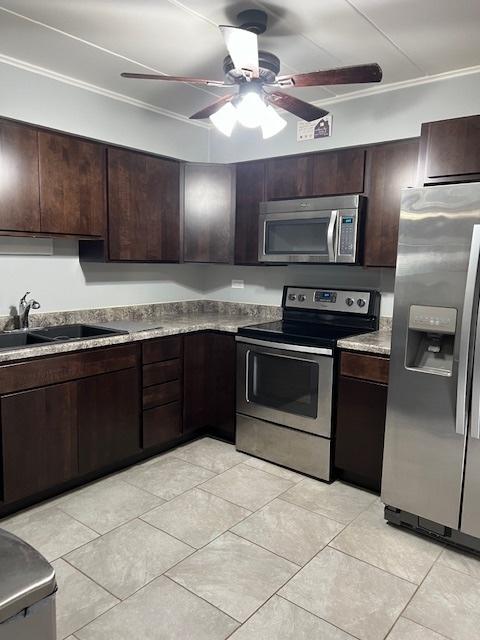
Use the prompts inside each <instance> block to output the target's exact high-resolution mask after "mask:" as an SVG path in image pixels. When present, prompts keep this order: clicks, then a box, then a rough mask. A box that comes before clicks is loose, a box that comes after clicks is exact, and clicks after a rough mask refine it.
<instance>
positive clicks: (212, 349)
mask: <svg viewBox="0 0 480 640" xmlns="http://www.w3.org/2000/svg"><path fill="white" fill-rule="evenodd" d="M183 353H184V364H183V370H184V378H183V432H184V433H192V432H194V431H197V430H199V429H203V428H204V427H211V428H213V430H214V431H215V432H217V433H218V435H222V436H226V437H229V438H231V439H233V438H234V429H235V428H234V416H235V338H234V336H232V335H228V334H222V333H213V332H208V333H196V334H190V335H186V336H185V338H184V348H183Z"/></svg>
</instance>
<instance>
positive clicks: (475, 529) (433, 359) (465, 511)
mask: <svg viewBox="0 0 480 640" xmlns="http://www.w3.org/2000/svg"><path fill="white" fill-rule="evenodd" d="M479 256H480V183H471V184H456V185H445V186H443V185H442V186H435V187H426V188H420V189H405V190H404V191H403V193H402V205H401V214H400V229H399V244H398V258H397V270H396V279H395V302H394V312H393V333H392V352H391V362H390V380H389V390H388V404H387V421H386V433H385V451H384V461H383V478H382V500H383V502H384V504H385V517H386V519H387V520H388V521H390V522H392V523H395V524H398V525H404V526H407V527H409V528H413V529H415V530H417V531H420V532H423V533H426V534H428V535H432V536H435V537H440V538H442V539H444V540H445V541H446V542H449V543H451V544H456V545H461V546H464V547H468V548H471V549H475V550H477V551H480V321H479V314H480V309H479V284H480V282H479V281H480V273H479V266H480V264H479Z"/></svg>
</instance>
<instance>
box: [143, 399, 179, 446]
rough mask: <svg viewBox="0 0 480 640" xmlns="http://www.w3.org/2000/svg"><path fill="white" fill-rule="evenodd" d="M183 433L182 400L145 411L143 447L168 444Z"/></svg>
mask: <svg viewBox="0 0 480 640" xmlns="http://www.w3.org/2000/svg"><path fill="white" fill-rule="evenodd" d="M181 435H182V420H181V405H180V402H171V403H170V404H166V405H164V406H163V407H156V408H155V409H149V410H148V411H144V412H143V447H144V449H146V448H148V447H153V446H155V445H160V444H167V443H168V442H171V441H172V440H175V439H176V438H179V437H180V436H181Z"/></svg>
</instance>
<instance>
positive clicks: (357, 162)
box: [312, 149, 365, 196]
mask: <svg viewBox="0 0 480 640" xmlns="http://www.w3.org/2000/svg"><path fill="white" fill-rule="evenodd" d="M312 161H313V178H312V181H313V185H312V194H313V195H315V196H327V195H342V194H346V193H362V192H363V183H364V172H365V149H340V150H339V151H325V152H323V153H316V154H315V155H314V156H313V158H312Z"/></svg>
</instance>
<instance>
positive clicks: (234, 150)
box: [210, 72, 480, 162]
mask: <svg viewBox="0 0 480 640" xmlns="http://www.w3.org/2000/svg"><path fill="white" fill-rule="evenodd" d="M295 95H297V96H298V97H299V98H301V97H302V90H301V89H298V90H297V91H296V93H295ZM325 108H326V109H328V110H329V111H330V113H331V114H332V116H333V127H332V136H331V137H329V138H323V139H317V140H312V141H308V142H297V141H296V135H297V124H296V123H297V119H296V118H294V117H293V116H291V117H290V116H288V115H287V116H286V119H287V120H288V125H287V127H285V129H284V130H283V131H282V132H281V133H279V134H277V135H276V136H274V137H273V138H270V139H269V140H262V138H261V134H260V133H259V130H257V129H253V130H248V129H245V128H242V127H237V129H236V130H234V133H233V134H232V138H231V139H229V138H226V137H225V136H223V135H222V134H221V133H218V132H216V131H215V130H212V132H211V134H210V136H211V139H210V157H211V160H212V161H213V162H235V161H241V160H251V159H255V158H267V157H271V156H278V155H287V154H293V153H304V152H309V151H321V150H323V149H331V148H335V147H348V146H353V145H361V144H368V143H372V142H382V141H384V140H395V139H400V138H410V137H415V136H419V135H420V126H421V124H422V122H429V121H431V120H442V119H444V118H455V117H458V116H466V115H473V114H477V113H480V72H478V73H474V74H469V75H464V76H459V77H454V78H448V79H445V80H438V81H436V82H430V83H428V84H421V85H416V86H412V87H407V88H403V89H397V90H394V91H388V92H385V93H377V94H373V95H370V96H366V97H363V98H356V99H351V100H345V101H344V102H336V103H332V104H328V105H326V106H325ZM285 115H286V113H285V112H282V116H285Z"/></svg>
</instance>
